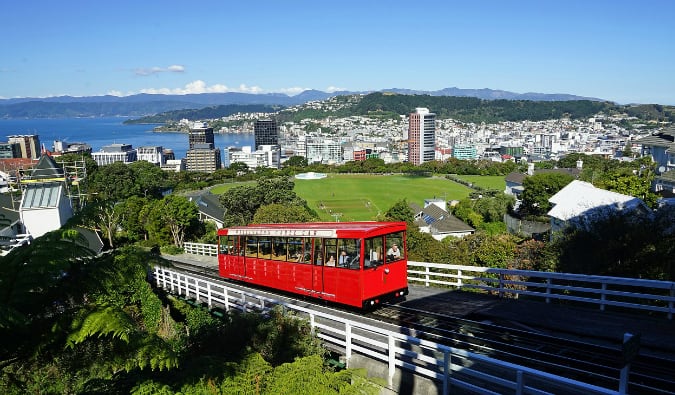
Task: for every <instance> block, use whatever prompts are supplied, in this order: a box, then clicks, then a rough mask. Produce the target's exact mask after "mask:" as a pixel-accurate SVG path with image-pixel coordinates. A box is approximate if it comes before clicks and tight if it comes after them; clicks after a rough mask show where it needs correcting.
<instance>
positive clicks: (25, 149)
mask: <svg viewBox="0 0 675 395" xmlns="http://www.w3.org/2000/svg"><path fill="white" fill-rule="evenodd" d="M7 142H9V143H18V144H19V146H20V147H21V157H22V158H29V159H38V158H39V157H40V138H39V136H38V135H37V134H27V135H15V136H9V140H7Z"/></svg>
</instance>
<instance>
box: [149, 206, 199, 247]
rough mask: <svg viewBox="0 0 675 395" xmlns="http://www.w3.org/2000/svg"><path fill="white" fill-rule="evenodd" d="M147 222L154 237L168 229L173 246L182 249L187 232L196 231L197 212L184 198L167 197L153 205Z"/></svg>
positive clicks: (195, 207)
mask: <svg viewBox="0 0 675 395" xmlns="http://www.w3.org/2000/svg"><path fill="white" fill-rule="evenodd" d="M148 222H149V223H150V224H149V227H150V229H152V230H153V231H154V232H155V235H159V234H160V232H161V229H163V228H168V230H169V233H170V235H171V239H172V240H171V241H172V242H173V244H174V245H175V246H176V247H182V246H183V241H184V240H185V238H186V235H188V234H189V231H190V230H193V231H194V230H196V228H197V226H198V222H199V210H198V209H197V206H195V204H194V203H192V202H190V201H189V200H188V199H187V198H186V197H184V196H179V195H167V196H165V197H164V198H163V199H162V200H158V201H156V202H155V203H154V204H153V206H152V209H151V210H150V212H149V214H148Z"/></svg>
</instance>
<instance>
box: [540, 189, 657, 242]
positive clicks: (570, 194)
mask: <svg viewBox="0 0 675 395" xmlns="http://www.w3.org/2000/svg"><path fill="white" fill-rule="evenodd" d="M548 201H549V202H550V203H551V204H553V208H552V209H551V210H549V212H548V216H549V217H550V220H551V233H555V232H557V231H561V230H563V229H565V228H566V227H568V226H583V223H584V221H585V220H592V219H593V218H594V217H598V216H603V215H607V213H610V212H616V211H622V210H636V211H639V212H642V213H645V214H646V213H649V212H651V210H650V209H649V207H648V206H647V205H646V204H645V202H643V201H642V200H641V199H638V198H636V197H633V196H630V195H623V194H621V193H617V192H612V191H606V190H604V189H600V188H596V187H594V186H593V184H591V183H588V182H584V181H579V180H574V181H572V182H570V183H569V184H567V186H565V187H564V188H563V189H561V190H560V191H558V193H556V194H555V195H553V196H551V198H550V199H548Z"/></svg>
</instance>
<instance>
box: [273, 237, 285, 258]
mask: <svg viewBox="0 0 675 395" xmlns="http://www.w3.org/2000/svg"><path fill="white" fill-rule="evenodd" d="M272 259H274V260H275V261H285V260H286V238H285V237H273V238H272Z"/></svg>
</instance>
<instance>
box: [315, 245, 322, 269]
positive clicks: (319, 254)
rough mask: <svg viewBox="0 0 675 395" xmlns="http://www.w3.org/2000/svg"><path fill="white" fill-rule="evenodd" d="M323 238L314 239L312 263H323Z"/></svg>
mask: <svg viewBox="0 0 675 395" xmlns="http://www.w3.org/2000/svg"><path fill="white" fill-rule="evenodd" d="M322 242H323V239H314V264H315V265H323V243H322Z"/></svg>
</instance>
